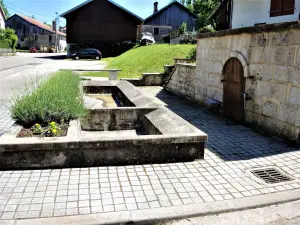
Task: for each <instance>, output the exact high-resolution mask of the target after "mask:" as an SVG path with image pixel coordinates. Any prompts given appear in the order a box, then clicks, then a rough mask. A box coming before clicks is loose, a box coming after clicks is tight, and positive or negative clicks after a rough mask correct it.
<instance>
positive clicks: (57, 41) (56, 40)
mask: <svg viewBox="0 0 300 225" xmlns="http://www.w3.org/2000/svg"><path fill="white" fill-rule="evenodd" d="M55 14H56V18H55V52H56V53H58V48H59V40H58V37H57V27H59V16H58V12H56V13H55Z"/></svg>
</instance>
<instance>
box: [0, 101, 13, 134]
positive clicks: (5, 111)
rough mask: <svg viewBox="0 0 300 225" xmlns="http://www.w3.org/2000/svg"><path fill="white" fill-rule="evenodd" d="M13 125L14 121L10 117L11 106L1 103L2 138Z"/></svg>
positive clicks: (0, 123)
mask: <svg viewBox="0 0 300 225" xmlns="http://www.w3.org/2000/svg"><path fill="white" fill-rule="evenodd" d="M13 124H14V121H13V119H11V116H10V111H9V104H8V103H7V102H1V101H0V136H1V135H2V134H3V133H4V132H5V131H6V130H7V129H8V128H10V127H11V126H12V125H13Z"/></svg>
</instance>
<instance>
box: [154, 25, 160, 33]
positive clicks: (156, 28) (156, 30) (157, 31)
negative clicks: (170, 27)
mask: <svg viewBox="0 0 300 225" xmlns="http://www.w3.org/2000/svg"><path fill="white" fill-rule="evenodd" d="M154 35H159V28H158V27H154Z"/></svg>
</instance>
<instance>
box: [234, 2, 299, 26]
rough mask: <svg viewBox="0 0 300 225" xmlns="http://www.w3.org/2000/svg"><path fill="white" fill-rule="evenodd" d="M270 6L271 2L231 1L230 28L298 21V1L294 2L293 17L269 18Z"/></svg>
mask: <svg viewBox="0 0 300 225" xmlns="http://www.w3.org/2000/svg"><path fill="white" fill-rule="evenodd" d="M270 6H271V0H233V14H232V28H240V27H249V26H254V24H256V23H267V24H271V23H280V22H289V21H295V20H299V14H300V0H295V8H296V9H295V13H294V15H287V16H276V17H270V13H269V12H270Z"/></svg>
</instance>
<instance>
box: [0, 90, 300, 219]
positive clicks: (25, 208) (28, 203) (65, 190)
mask: <svg viewBox="0 0 300 225" xmlns="http://www.w3.org/2000/svg"><path fill="white" fill-rule="evenodd" d="M142 89H143V90H144V91H145V93H147V94H150V95H155V96H156V97H158V98H159V99H160V101H162V102H164V103H165V104H166V105H167V107H168V108H169V109H171V110H172V111H173V112H175V113H177V114H178V115H180V116H182V117H183V118H184V119H186V120H188V121H189V122H190V123H192V124H193V125H195V126H196V127H198V128H199V129H201V130H203V131H204V132H206V133H208V135H209V141H208V143H207V146H206V152H205V160H198V161H195V162H189V163H174V164H157V165H139V166H121V167H93V168H74V169H53V170H23V171H0V217H1V219H2V220H5V219H21V218H38V217H58V216H65V215H84V214H91V213H99V212H113V211H124V210H138V209H149V208H160V207H168V206H182V207H184V205H188V204H194V203H202V202H215V201H222V200H228V199H234V198H243V197H248V196H256V195H263V194H267V193H274V192H280V191H285V190H292V189H300V182H299V180H295V181H294V182H292V183H281V184H277V185H273V186H268V185H265V184H263V183H258V182H256V181H255V180H254V179H253V178H251V177H250V176H249V175H248V174H247V173H246V172H245V171H246V170H247V169H250V168H254V167H261V166H277V167H279V168H280V169H282V170H283V171H284V172H285V173H287V174H289V175H291V176H293V177H294V178H298V179H299V178H300V151H299V148H293V147H288V146H287V145H285V144H283V143H282V142H280V141H278V140H273V139H269V138H266V137H263V136H261V135H259V134H257V133H255V132H253V131H252V130H251V129H249V128H247V127H244V126H241V125H234V124H232V123H230V122H228V121H226V120H225V119H223V118H220V117H218V116H216V115H214V114H212V113H210V112H209V111H207V110H206V109H203V108H200V107H198V106H196V105H194V104H192V103H190V102H188V101H186V100H184V99H181V98H178V97H176V96H173V95H170V94H168V93H166V92H163V91H162V90H161V88H157V87H149V88H142ZM1 118H2V117H1ZM0 223H1V222H0Z"/></svg>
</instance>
